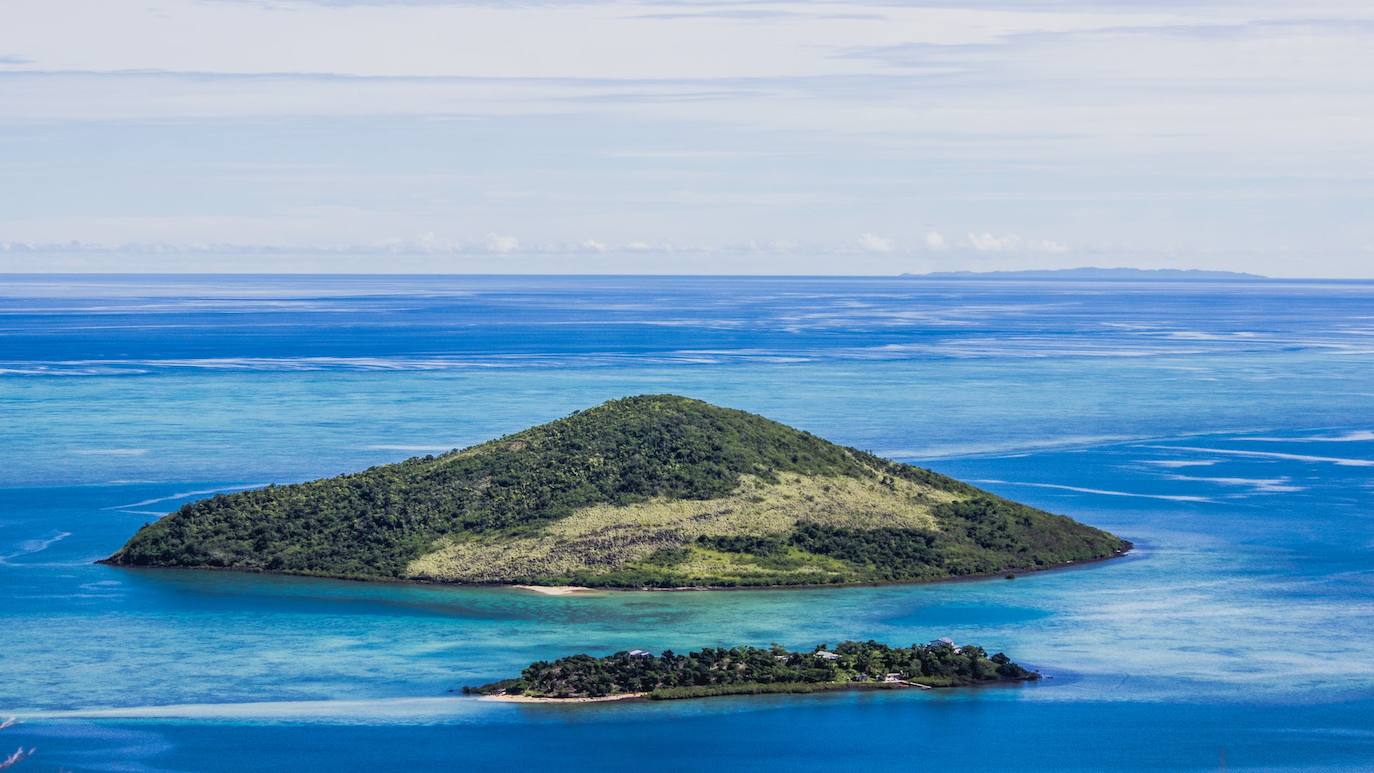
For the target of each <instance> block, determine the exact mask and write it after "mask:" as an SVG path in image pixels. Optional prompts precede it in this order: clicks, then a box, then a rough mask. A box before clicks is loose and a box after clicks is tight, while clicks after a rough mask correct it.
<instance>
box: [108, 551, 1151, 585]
mask: <svg viewBox="0 0 1374 773" xmlns="http://www.w3.org/2000/svg"><path fill="white" fill-rule="evenodd" d="M1122 543H1123V545H1124V547H1122V548H1121V549H1119V550H1117V551H1115V552H1113V553H1112V554H1111V555H1109V556H1102V557H1100V558H1087V559H1084V560H1082V561H1066V562H1064V563H1062V564H1056V565H1054V566H1037V567H1025V568H1009V569H1001V570H998V571H995V572H985V573H982V574H966V575H959V576H954V577H937V578H934V579H925V580H891V581H887V582H837V583H797V584H795V585H793V584H778V585H685V586H680V587H673V588H656V587H626V586H615V585H605V586H596V587H590V586H582V585H531V584H528V583H508V582H438V581H435V580H426V579H422V578H418V577H355V576H347V575H333V574H323V573H321V574H314V573H307V572H278V571H269V570H264V569H243V568H238V567H230V566H149V565H138V564H122V563H119V562H117V561H112V560H111V558H113V556H110V557H106V558H100V559H96V560H95V561H93V562H92V563H96V564H104V565H105V566H112V567H115V568H118V569H133V570H149V569H151V570H164V569H172V570H192V571H212V572H238V573H240V574H260V575H272V576H277V577H302V578H314V579H318V580H343V581H347V582H371V583H393V584H401V585H429V586H434V587H442V588H507V589H513V590H522V591H528V592H533V593H538V594H540V595H544V596H580V595H597V594H599V593H602V592H618V593H636V592H667V593H678V592H685V591H750V590H762V591H777V590H818V589H821V588H883V587H887V586H891V585H933V584H936V583H946V582H951V583H952V582H978V581H981V580H993V579H999V578H1002V577H1004V576H1006V575H1008V574H1010V575H1015V576H1016V577H1020V576H1022V575H1033V574H1043V573H1046V572H1060V571H1065V570H1069V569H1077V568H1080V567H1088V566H1093V565H1095V564H1102V563H1106V562H1108V561H1114V560H1116V559H1119V558H1125V557H1126V556H1128V555H1130V554H1131V553H1132V552H1133V551H1134V550H1135V548H1136V545H1135V543H1134V542H1132V541H1131V540H1122Z"/></svg>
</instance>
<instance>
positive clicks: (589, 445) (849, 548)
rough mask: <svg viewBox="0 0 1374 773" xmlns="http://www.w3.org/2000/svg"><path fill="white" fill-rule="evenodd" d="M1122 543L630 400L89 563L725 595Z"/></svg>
mask: <svg viewBox="0 0 1374 773" xmlns="http://www.w3.org/2000/svg"><path fill="white" fill-rule="evenodd" d="M1130 547H1131V545H1130V543H1129V542H1126V541H1125V540H1123V539H1121V538H1120V537H1117V536H1115V535H1113V534H1109V533H1107V532H1105V531H1101V530H1099V529H1095V528H1092V527H1090V526H1085V525H1083V524H1081V523H1078V522H1076V521H1073V520H1071V519H1069V518H1067V517H1064V516H1060V515H1052V514H1050V513H1047V512H1044V511H1041V510H1037V509H1035V508H1033V507H1028V506H1026V505H1022V504H1017V503H1016V502H1012V501H1010V500H1007V499H1003V498H1001V497H998V496H995V495H993V494H990V493H988V492H985V491H982V490H980V489H977V488H975V487H973V486H970V485H968V484H966V483H962V482H960V481H957V480H954V479H953V478H949V477H946V476H944V475H940V474H937V473H934V472H931V471H929V470H925V469H921V468H919V467H913V466H910V465H906V464H899V463H896V462H892V461H888V460H886V459H882V458H879V457H877V456H874V455H873V454H870V453H866V452H864V451H859V450H857V449H853V448H845V447H842V446H839V445H836V444H834V443H830V442H827V441H825V440H822V439H820V438H818V437H816V436H814V435H812V434H810V433H808V432H803V431H801V430H797V429H793V428H791V427H788V426H785V425H783V424H779V423H777V422H774V421H770V420H768V419H765V418H763V417H762V416H757V415H754V414H750V413H745V412H744V411H737V410H730V409H727V408H721V407H718V406H714V405H710V404H708V403H704V402H701V401H700V400H692V399H688V398H685V397H678V396H674V395H646V396H640V397H629V398H624V399H620V400H612V401H610V402H607V403H604V404H602V405H599V406H597V407H595V408H591V409H589V410H584V411H580V412H576V413H574V414H572V415H571V416H568V417H566V418H563V419H559V420H557V421H554V422H551V423H548V424H544V425H541V426H537V427H533V428H531V429H527V430H524V431H522V432H518V433H515V434H513V435H508V436H506V437H503V438H500V439H497V440H492V441H489V442H486V443H482V444H480V445H476V446H473V447H471V448H466V449H462V450H458V451H452V452H449V453H446V454H443V455H440V456H425V457H417V458H414V459H410V460H407V461H404V462H400V463H397V464H387V465H382V466H379V467H373V468H371V469H368V470H365V471H363V472H359V473H354V474H351V475H341V476H338V477H334V478H325V479H322V480H316V481H312V482H309V483H300V484H294V485H286V486H268V487H266V488H262V489H257V490H253V491H244V492H240V493H235V494H220V495H217V496H214V497H211V498H209V499H204V500H201V501H199V502H193V503H190V504H187V505H185V506H183V507H182V508H181V509H179V510H177V511H176V512H175V513H172V514H171V515H168V516H166V517H164V518H162V519H161V520H158V521H156V522H153V523H150V524H148V525H145V526H144V527H143V528H141V529H139V530H138V532H137V533H136V534H134V535H133V537H132V538H131V539H130V540H129V542H128V543H127V544H126V545H125V546H124V547H123V548H121V549H120V550H119V551H118V552H117V553H115V554H114V555H113V556H111V557H110V558H108V559H106V563H110V564H115V565H120V566H139V567H190V568H213V569H234V570H241V571H252V572H278V573H284V574H301V575H315V576H322V577H339V578H351V579H365V580H415V581H426V582H444V583H468V584H507V585H534V586H579V587H603V588H724V587H741V586H775V585H835V584H849V583H879V582H909V581H933V580H945V579H950V578H957V577H970V576H978V575H1000V574H1002V573H1011V572H1022V571H1032V570H1036V569H1046V568H1051V567H1060V566H1064V565H1067V564H1073V563H1076V562H1085V561H1094V560H1099V559H1104V558H1110V557H1112V556H1117V555H1120V554H1122V553H1124V552H1125V551H1127V550H1129V549H1130Z"/></svg>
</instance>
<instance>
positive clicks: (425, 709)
mask: <svg viewBox="0 0 1374 773" xmlns="http://www.w3.org/2000/svg"><path fill="white" fill-rule="evenodd" d="M499 705H501V704H491V703H483V702H481V701H478V700H476V699H475V698H462V697H456V696H455V697H438V698H436V697H423V698H372V699H354V700H348V699H343V700H306V701H257V702H246V703H178V704H170V705H162V706H158V705H153V706H118V707H107V708H80V709H64V710H49V711H34V712H28V713H24V712H16V713H17V714H18V716H19V718H20V719H28V720H34V719H207V720H222V719H237V720H245V719H246V720H253V719H257V720H269V721H271V720H276V721H290V720H310V721H326V722H328V721H335V722H342V723H347V724H355V723H356V724H375V723H377V722H378V721H381V722H387V721H392V722H397V721H414V720H416V719H424V718H439V717H448V718H452V717H461V716H464V715H471V714H476V713H478V712H479V711H488V710H491V707H493V706H499Z"/></svg>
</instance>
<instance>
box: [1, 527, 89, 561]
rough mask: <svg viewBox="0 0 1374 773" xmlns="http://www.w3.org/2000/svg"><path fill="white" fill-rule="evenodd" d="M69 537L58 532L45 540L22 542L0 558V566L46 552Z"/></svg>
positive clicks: (68, 533)
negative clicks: (16, 559) (14, 559)
mask: <svg viewBox="0 0 1374 773" xmlns="http://www.w3.org/2000/svg"><path fill="white" fill-rule="evenodd" d="M70 536H72V533H71V532H69V531H63V532H58V533H57V534H55V535H53V536H51V537H48V538H46V539H30V540H24V541H22V542H19V543H17V544H16V545H15V547H17V548H18V550H16V551H15V552H13V553H6V554H5V555H3V556H0V564H8V563H9V561H10V559H11V558H18V557H20V556H29V555H33V554H34V553H41V552H43V551H44V550H47V549H48V548H50V547H52V546H53V545H56V544H57V543H59V542H61V541H62V540H64V539H66V538H68V537H70Z"/></svg>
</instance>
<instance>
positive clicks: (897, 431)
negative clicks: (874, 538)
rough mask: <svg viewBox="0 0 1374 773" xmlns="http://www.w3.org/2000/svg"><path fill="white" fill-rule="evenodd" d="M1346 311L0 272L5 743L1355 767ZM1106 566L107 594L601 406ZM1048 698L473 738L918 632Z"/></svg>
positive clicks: (403, 764)
mask: <svg viewBox="0 0 1374 773" xmlns="http://www.w3.org/2000/svg"><path fill="white" fill-rule="evenodd" d="M1372 364H1374V285H1368V284H1283V285H1279V284H1259V285H1255V284H1236V285H1224V284H1195V285H1194V284H1189V285H1164V284H1161V285H1150V284H1118V285H1111V284H1096V283H1061V284H1051V283H1001V282H998V283H976V282H950V283H925V282H920V283H918V282H912V281H907V280H895V279H893V280H846V279H730V280H726V279H705V280H698V279H648V278H597V279H585V278H584V279H573V278H547V277H546V278H500V277H488V278H365V277H342V278H339V277H336V278H322V277H294V278H244V277H230V278H226V277H201V278H186V277H161V278H146V277H145V278H133V277H105V278H80V279H78V278H70V277H65V278H59V277H24V278H20V277H0V412H2V413H3V425H4V428H5V429H4V435H3V440H4V446H3V450H0V462H3V464H0V715H10V714H16V715H19V716H20V717H21V719H22V720H23V721H22V723H21V724H19V725H17V726H15V727H12V728H10V729H8V730H4V731H0V750H3V749H6V747H7V745H8V746H9V747H13V746H16V745H18V744H20V743H23V744H25V745H26V746H27V745H33V746H37V747H38V748H39V752H38V754H37V755H36V756H35V757H33V758H32V759H31V760H29V761H27V762H25V763H24V766H23V768H20V769H32V770H59V769H65V770H158V771H161V770H242V769H245V768H250V769H260V770H301V769H333V770H364V769H379V768H380V769H406V770H429V769H449V768H455V767H464V768H475V769H488V768H495V767H498V766H499V767H509V766H511V765H512V764H526V765H545V766H549V767H552V766H555V765H556V766H559V767H562V768H564V769H572V770H581V769H596V770H605V769H626V768H632V767H634V768H641V769H642V768H646V767H651V768H654V767H656V768H667V769H681V770H694V769H708V768H715V769H721V768H725V769H748V770H795V769H817V770H819V769H828V770H833V769H837V768H840V769H861V770H862V769H875V770H876V769H903V770H906V769H912V768H917V769H925V768H931V769H945V770H948V769H955V770H965V769H967V770H1005V769H1009V768H1019V769H1043V770H1063V769H1090V768H1102V767H1112V768H1126V769H1140V770H1156V769H1221V768H1225V769H1256V770H1259V769H1302V770H1335V769H1346V770H1362V769H1370V768H1374V644H1371V643H1370V642H1371V641H1374V614H1372V613H1374V601H1372V599H1374V592H1372V591H1374V560H1371V559H1372V558H1374V536H1371V534H1372V533H1374V532H1371V528H1370V525H1371V520H1372V519H1374V506H1372V505H1374V478H1372V477H1371V475H1370V473H1371V470H1374V386H1370V384H1374V379H1371V375H1374V368H1371V365H1372ZM663 391H671V392H677V393H682V394H689V395H692V396H696V397H701V398H703V399H707V400H711V401H713V402H718V403H722V404H726V405H731V406H736V407H740V408H745V409H748V410H754V411H759V412H762V413H765V414H767V415H769V416H772V417H775V418H778V419H780V420H783V421H786V422H788V423H792V424H795V425H798V426H801V427H804V428H806V429H809V430H812V431H814V432H817V433H818V434H821V435H824V436H826V437H829V438H832V439H835V440H837V441H841V442H845V443H848V444H852V445H857V446H860V447H863V448H867V449H869V450H873V451H875V452H878V453H881V454H884V455H888V456H892V457H894V458H899V459H902V460H906V461H912V462H916V463H920V464H923V465H926V466H930V467H932V468H934V469H937V470H940V471H941V472H945V473H948V474H952V475H956V476H959V477H962V478H965V479H969V480H975V481H980V482H981V483H980V485H983V486H985V487H986V488H989V489H992V490H995V491H997V492H999V493H1002V494H1005V495H1007V496H1011V497H1014V498H1017V499H1020V500H1023V501H1026V502H1030V503H1032V504H1035V505H1037V506H1040V507H1045V508H1047V509H1051V510H1054V511H1057V512H1063V513H1067V514H1071V515H1073V516H1074V517H1075V518H1078V519H1079V520H1083V521H1086V522H1088V523H1092V524H1094V525H1098V526H1101V527H1104V528H1107V529H1111V530H1113V531H1115V532H1117V533H1119V534H1122V535H1123V536H1126V537H1128V538H1130V539H1132V540H1134V541H1135V542H1136V543H1137V545H1138V549H1137V550H1136V551H1135V552H1134V553H1132V554H1131V555H1130V556H1129V557H1127V558H1124V559H1120V560H1115V561H1111V562H1106V563H1103V564H1098V565H1094V566H1091V567H1084V568H1079V569H1073V570H1067V571H1058V572H1049V573H1044V574H1039V575H1033V576H1023V577H1020V578H1018V579H1016V580H1014V581H1007V580H988V581H979V582H964V583H953V584H942V585H927V586H889V587H879V588H849V589H825V590H775V591H735V592H721V593H604V594H596V595H589V596H579V597H560V598H549V597H542V596H536V595H533V594H529V593H525V592H522V591H517V590H509V589H496V588H481V589H459V588H441V587H426V586H409V585H371V584H359V583H347V582H334V581H324V580H311V579H302V578H283V577H267V576H251V575H236V574H231V573H207V572H177V571H156V570H142V571H133V570H122V569H115V568H111V567H106V566H101V565H95V564H93V563H91V562H92V561H93V560H94V559H96V558H99V557H102V556H104V555H107V554H108V553H110V552H111V551H112V550H114V549H115V548H117V547H118V546H119V545H120V544H121V543H122V542H123V540H124V539H126V538H127V537H128V535H129V534H131V533H132V532H133V531H134V530H135V529H136V528H137V527H138V526H139V525H141V524H142V523H144V522H146V521H148V520H150V519H152V518H156V517H157V516H158V515H159V514H161V513H164V512H166V511H168V510H170V509H172V508H174V507H175V506H177V505H178V504H180V503H181V502H184V501H188V500H190V499H194V498H196V497H199V496H204V495H205V494H207V493H209V492H213V491H222V490H231V489H234V488H239V487H246V486H254V485H261V484H265V483H268V482H284V481H291V480H301V479H306V478H310V477H315V476H319V475H325V474H332V473H336V472H341V471H345V470H351V469H356V468H359V467H363V466H367V465H370V464H377V463H382V462H387V461H394V460H397V459H401V458H405V457H407V456H410V455H415V454H423V453H431V452H434V451H436V450H440V449H447V448H450V447H453V446H461V445H465V444H469V443H472V442H476V441H479V440H482V439H485V438H487V437H491V436H493V435H498V434H501V433H504V432H508V431H511V430H514V429H518V428H520V427H523V426H525V425H528V424H530V423H534V422H538V421H544V420H548V419H551V418H555V417H557V416H560V415H562V414H565V413H567V412H569V411H571V410H574V409H576V408H580V407H585V406H587V405H590V404H593V403H596V402H598V401H600V400H603V399H607V398H610V397H614V396H619V395H624V394H632V393H640V392H663ZM945 635H949V636H953V637H954V638H956V639H958V640H960V641H974V642H977V643H980V644H983V645H984V646H987V647H988V648H990V649H1005V650H1006V651H1007V652H1008V653H1009V654H1011V655H1013V657H1015V658H1017V659H1018V660H1021V661H1023V662H1027V663H1031V664H1034V665H1035V666H1037V667H1039V668H1041V669H1042V670H1043V671H1044V672H1045V673H1046V674H1047V675H1050V676H1052V677H1053V678H1051V679H1047V680H1045V681H1043V682H1041V683H1040V684H1036V685H1028V686H1021V687H1014V688H996V689H981V690H972V691H963V692H937V693H924V692H923V693H908V692H903V693H898V694H892V693H882V694H874V693H866V694H857V693H856V694H837V695H824V696H804V697H739V698H726V699H718V700H710V701H687V702H675V703H664V704H658V703H653V704H612V705H596V706H515V705H498V704H490V703H484V702H478V701H475V700H472V699H467V698H461V697H457V696H455V695H453V694H452V693H450V692H449V691H450V690H452V689H454V688H457V687H459V686H461V685H463V684H471V683H474V682H481V681H486V680H490V679H492V678H496V677H499V676H504V675H508V674H510V673H513V672H514V671H516V670H518V668H519V667H521V666H522V665H524V664H525V663H527V662H529V661H530V660H534V659H539V658H547V657H552V656H557V655H561V654H567V653H570V652H575V651H587V652H593V653H604V652H609V651H613V650H617V649H623V648H631V647H645V648H651V649H658V648H668V647H671V648H674V649H685V648H689V647H698V646H703V645H714V644H734V643H756V644H766V643H768V642H773V641H776V642H780V643H783V644H786V645H789V646H808V645H814V644H815V643H818V642H822V641H836V640H838V639H841V638H868V637H872V638H876V639H880V640H885V641H890V642H893V643H910V642H913V641H924V640H927V639H930V638H934V637H937V636H945Z"/></svg>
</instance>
